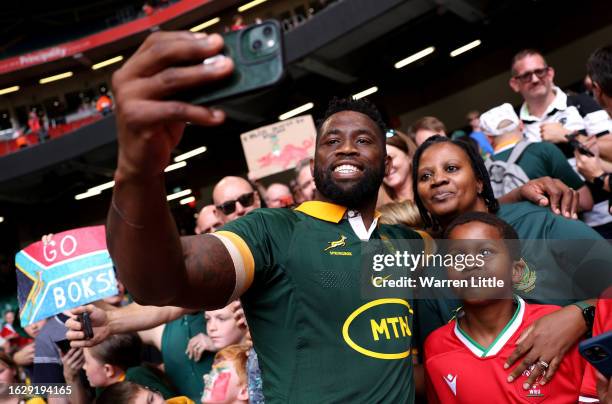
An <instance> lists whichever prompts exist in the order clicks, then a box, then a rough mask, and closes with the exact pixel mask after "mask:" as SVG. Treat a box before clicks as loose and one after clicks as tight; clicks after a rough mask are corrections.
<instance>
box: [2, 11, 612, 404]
mask: <svg viewBox="0 0 612 404" xmlns="http://www.w3.org/2000/svg"><path fill="white" fill-rule="evenodd" d="M239 23H240V22H236V24H239ZM158 38H159V37H158ZM181 40H184V39H181ZM183 45H185V44H183ZM177 49H179V47H177ZM134 57H135V58H143V56H142V54H140V55H138V54H137V55H136V56H134ZM146 57H149V58H152V59H150V60H147V62H148V63H149V64H148V65H147V66H149V67H148V70H149V71H148V74H154V72H155V69H157V70H158V71H160V70H163V69H164V68H165V67H166V66H165V65H163V63H162V62H160V61H159V60H156V59H154V55H153V56H151V55H148V56H146ZM172 57H173V56H172V55H165V60H164V63H167V62H168V61H169V60H171V58H172ZM174 57H178V56H176V55H174ZM159 63H162V65H160V64H159ZM134 65H137V64H136V63H134ZM587 74H588V77H589V83H590V89H589V91H590V92H589V93H588V94H566V93H565V92H564V91H562V90H561V89H560V88H559V87H557V86H555V84H554V78H555V69H554V67H553V66H549V65H548V64H547V62H546V60H545V58H544V56H543V55H542V54H541V53H540V52H538V51H536V50H531V49H527V50H524V51H521V52H519V53H517V55H516V56H515V57H514V58H513V60H512V61H511V69H510V77H509V85H510V87H511V89H512V90H513V91H515V92H517V93H519V94H520V95H521V96H522V98H523V100H524V102H523V103H522V104H521V105H519V106H516V108H515V107H513V106H512V105H510V104H508V103H501V104H500V105H491V106H490V108H489V109H488V110H487V111H485V112H483V113H482V114H480V113H478V112H477V111H471V112H470V113H468V114H467V118H468V122H469V125H470V130H471V132H470V133H469V134H463V135H461V134H460V135H458V136H454V135H449V134H448V133H447V129H446V127H445V125H444V123H443V122H441V121H440V120H439V119H438V118H436V117H433V116H426V117H423V118H420V119H418V120H416V121H415V122H414V123H413V124H412V125H411V126H410V127H409V128H407V130H405V132H406V133H404V132H402V131H400V130H399V129H388V128H387V127H386V124H385V123H384V122H383V120H382V118H381V116H380V114H379V113H378V111H377V110H376V108H375V107H374V106H373V105H372V104H371V103H369V102H368V101H367V100H359V101H357V100H340V99H336V100H334V101H332V103H330V109H329V110H328V111H327V112H326V114H325V116H324V117H323V119H322V120H321V121H320V123H319V125H318V133H317V149H316V152H315V156H314V157H313V158H308V159H305V160H303V161H301V162H299V163H298V164H297V165H296V167H295V169H294V172H293V177H294V179H293V180H292V181H290V182H289V183H287V184H282V183H273V184H270V185H269V186H268V187H267V188H264V187H262V186H261V185H260V184H255V183H252V182H250V181H249V180H247V179H245V178H242V177H239V176H235V175H229V176H227V177H224V178H223V179H221V180H220V181H219V182H217V183H216V185H215V186H214V189H213V192H212V203H211V204H208V205H206V206H204V207H203V208H202V209H201V211H200V212H199V214H198V216H197V218H196V221H195V223H194V226H195V228H194V233H195V236H189V237H186V238H183V239H182V240H180V241H179V239H178V237H174V238H172V237H171V236H168V234H170V233H173V231H172V230H169V229H171V228H172V225H173V222H172V219H171V216H170V214H169V212H168V211H167V208H166V210H163V209H164V205H163V204H160V205H155V203H156V202H155V201H156V200H162V199H163V198H157V197H156V196H158V195H157V194H156V193H155V192H163V191H164V190H163V186H162V187H159V184H158V181H157V182H156V180H152V181H149V177H147V175H148V174H149V173H147V174H145V171H144V170H145V169H146V168H151V167H154V166H155V164H154V163H155V161H154V158H155V157H157V158H160V157H159V155H160V154H158V155H157V156H151V154H153V153H145V152H143V153H135V155H138V156H142V157H138V158H140V159H141V160H138V158H136V157H133V156H131V157H126V156H125V155H122V156H121V157H120V161H119V163H118V165H119V168H118V176H117V178H118V180H117V185H116V189H115V195H114V199H113V202H112V207H111V209H110V213H109V222H108V226H109V228H108V231H109V236H108V237H109V238H108V240H109V250H110V252H111V255H112V256H113V258H114V259H115V260H116V262H115V264H116V266H117V269H118V272H117V275H118V278H119V279H120V280H121V282H122V283H121V288H120V291H121V292H120V295H118V296H116V297H115V298H113V299H110V300H108V301H103V302H95V303H94V304H91V305H87V306H83V307H79V308H77V309H74V310H72V311H70V312H65V313H61V314H58V315H56V316H54V317H52V318H49V319H47V320H44V321H41V322H39V323H35V324H33V325H31V326H29V327H26V328H25V329H21V328H20V327H19V326H18V319H16V316H15V314H16V313H15V311H14V310H7V311H6V312H5V313H4V325H3V328H2V331H1V333H0V337H1V338H2V339H0V342H2V351H3V352H2V353H0V376H1V379H0V381H4V382H17V381H20V382H26V383H69V384H70V385H71V386H73V394H72V395H71V396H70V397H48V398H47V402H49V403H56V402H57V403H60V402H62V403H77V404H78V403H88V402H92V401H93V400H95V402H96V403H119V404H121V403H157V402H169V403H190V402H203V403H213V402H227V403H247V402H250V403H262V402H264V400H267V401H270V402H314V401H320V402H378V401H381V402H414V400H415V398H414V394H415V391H416V397H417V398H416V400H421V402H430V403H436V402H444V403H451V402H457V400H458V398H461V400H462V401H461V402H477V401H478V400H482V397H488V398H489V399H490V400H492V401H491V402H506V401H504V400H507V402H529V400H528V398H529V397H545V398H549V399H550V402H559V403H561V402H568V403H569V402H578V401H579V400H580V401H581V402H596V401H597V400H598V399H599V400H601V402H610V400H612V390H611V389H612V387H611V385H610V381H609V380H606V379H605V378H603V377H602V376H601V375H597V374H596V372H594V370H593V368H591V367H590V365H587V363H586V361H584V359H582V358H581V357H580V355H579V354H578V350H577V345H576V344H577V343H578V342H579V341H580V340H582V339H583V338H585V336H586V335H587V334H593V335H597V334H602V333H604V332H606V331H610V330H611V329H612V324H611V323H610V319H611V317H610V313H612V310H611V308H610V300H609V299H605V298H600V299H599V300H598V301H597V302H595V299H597V298H599V297H600V296H599V295H596V294H594V295H590V297H592V298H593V299H592V300H585V301H582V300H581V301H576V300H578V299H574V300H573V301H572V299H571V298H568V299H567V300H568V301H566V302H565V301H564V302H560V300H561V299H556V300H555V299H552V298H550V295H547V294H546V293H543V292H542V291H546V290H550V289H555V288H556V287H558V286H557V283H556V279H551V277H550V276H549V277H545V276H540V277H537V279H536V275H535V271H537V268H539V267H541V266H546V267H547V269H548V270H549V271H552V272H551V273H554V274H561V273H563V274H569V275H574V274H575V271H577V270H578V269H579V268H580V269H582V270H585V269H584V265H583V263H582V262H579V263H574V262H573V261H572V260H568V259H567V257H566V256H565V254H566V253H567V251H561V250H554V249H552V250H550V251H547V252H546V254H548V255H545V254H543V253H542V251H532V250H530V247H529V245H523V249H521V248H519V249H517V248H516V247H515V246H513V244H512V243H511V242H510V240H529V239H534V238H538V239H558V240H567V239H570V240H571V239H580V240H592V242H593V244H597V242H599V241H603V239H612V208H611V207H610V201H611V193H610V191H611V184H610V179H611V177H612V118H611V115H610V114H612V47H611V46H607V47H604V48H600V49H598V50H597V51H595V52H594V53H593V55H592V56H591V57H590V59H589V60H588V62H587ZM121 77H122V78H123V80H126V85H127V83H129V79H130V77H129V75H128V72H123V75H122V76H121ZM118 81H119V80H118ZM119 84H121V83H118V84H117V85H119ZM119 90H124V89H121V88H119ZM151 93H153V92H151ZM124 97H125V96H124ZM119 99H121V100H122V102H124V103H127V102H129V99H128V100H126V98H123V99H122V98H121V97H119ZM98 103H99V104H100V108H99V111H100V113H101V114H105V113H108V111H109V109H110V108H111V106H110V105H112V101H111V100H110V99H108V100H102V101H101V102H100V100H99V102H98ZM126 110H127V111H129V109H127V108H126ZM185 111H186V112H185V114H188V113H192V115H190V116H188V115H185V116H181V117H177V116H176V115H172V116H171V118H168V119H174V120H177V121H181V120H182V121H187V120H189V121H194V122H195V123H198V119H199V120H200V121H199V123H206V124H215V123H219V122H220V120H219V121H217V120H216V119H217V117H215V114H214V113H208V114H203V115H198V114H197V113H196V112H194V111H188V109H185ZM140 112H141V113H143V114H144V115H143V116H146V113H147V111H140ZM200 112H201V111H200ZM150 113H151V114H153V112H150ZM156 113H157V112H156ZM125 114H128V113H126V112H124V115H120V116H118V118H117V119H118V120H120V122H126V121H129V120H130V119H131V118H133V117H131V116H129V114H128V115H125ZM35 116H36V114H33V116H32V122H31V123H30V130H32V131H39V132H40V131H42V127H44V125H43V124H41V123H40V122H38V123H36V119H35V118H36V117H35ZM153 116H154V115H151V119H150V120H151V123H150V125H149V126H147V127H146V130H144V129H142V127H144V126H138V129H137V130H136V129H134V130H132V129H125V131H124V132H122V133H120V134H119V144H120V150H126V149H130V148H138V147H144V146H140V145H135V143H134V139H136V138H138V136H140V135H142V133H145V132H146V136H151V133H153V132H154V131H155V130H158V129H156V127H155V126H154V125H155V124H158V123H159V122H160V121H159V119H161V120H162V121H161V122H163V123H164V125H165V122H164V121H163V119H165V118H164V115H163V109H162V108H160V111H159V117H155V118H153ZM139 119H143V118H142V116H139ZM141 125H144V124H141ZM135 126H137V125H135ZM118 127H120V128H124V127H130V125H118ZM179 129H180V128H179ZM164 130H166V129H164ZM147 131H149V132H147ZM179 135H180V134H179ZM152 136H153V137H154V136H155V134H153V135H152ZM141 143H146V142H141ZM160 149H161V146H160V147H159V149H156V150H157V151H158V152H159V150H160ZM142 150H145V149H142ZM164 152H167V153H168V155H169V152H170V149H165V150H164ZM159 153H162V152H159ZM129 158H132V159H133V160H129ZM162 160H163V158H162ZM142 167H145V168H142ZM160 167H161V169H163V166H162V165H161V163H160ZM139 170H142V171H139ZM353 183H356V184H357V185H355V186H353V185H352V184H353ZM158 188H159V189H158ZM160 195H161V193H160ZM160 203H162V202H160ZM163 203H165V201H164V202H163ZM262 207H266V208H267V209H260V208H262ZM164 215H167V217H164ZM164 226H165V227H164ZM383 236H384V237H383ZM377 238H378V239H381V240H387V241H388V240H389V239H399V238H404V239H419V240H420V239H423V240H424V241H425V244H426V245H427V243H431V242H433V241H432V238H438V239H444V240H449V241H450V242H451V246H453V245H455V244H452V243H453V242H458V241H461V240H465V239H475V240H482V242H483V243H485V244H483V245H482V246H480V247H479V248H482V249H483V250H486V251H488V253H487V256H488V255H489V254H490V255H491V258H490V260H491V261H490V262H489V261H487V262H488V263H487V265H486V266H485V269H484V270H490V271H491V272H492V273H494V274H495V275H496V276H497V277H499V278H500V279H504V280H505V281H506V283H505V285H506V286H505V288H504V290H503V291H502V292H504V293H505V294H504V295H503V298H500V296H498V295H489V294H487V293H488V292H487V293H481V294H479V293H476V294H475V295H474V294H471V293H469V291H465V290H459V291H458V296H454V297H453V298H447V299H441V298H438V299H430V300H421V301H414V302H412V301H411V302H410V304H411V305H412V304H414V311H413V309H412V308H411V309H410V311H411V314H413V313H414V319H412V320H410V323H409V324H408V323H407V324H406V328H401V327H400V328H396V327H395V323H393V330H394V331H395V335H396V337H397V336H398V335H399V334H398V330H400V329H401V330H402V333H404V334H405V332H404V331H405V330H406V329H412V330H414V335H412V334H411V333H408V335H407V336H406V335H404V337H406V338H408V339H407V340H405V343H406V344H408V347H407V348H406V349H408V350H409V351H410V350H411V349H412V350H413V352H415V354H414V355H413V356H409V357H406V356H403V357H401V358H398V357H393V358H392V359H393V360H388V359H389V358H387V357H383V359H380V358H379V359H373V357H374V358H375V355H373V354H372V352H371V351H368V350H367V349H365V348H361V347H359V349H360V350H359V349H356V348H354V345H358V344H356V343H355V342H353V341H352V340H351V343H352V345H351V344H348V342H347V344H348V345H347V344H345V342H344V341H347V338H348V340H350V337H347V335H348V333H349V332H350V331H351V330H349V327H351V325H350V323H349V325H346V323H345V324H344V326H343V323H342V322H343V321H344V319H346V317H347V316H348V315H349V314H350V312H351V311H353V310H356V309H357V308H358V306H355V307H352V306H351V305H353V304H354V303H355V302H361V301H362V300H363V298H362V297H361V295H360V293H361V292H360V290H359V286H358V285H357V284H356V283H353V282H352V281H353V280H354V279H353V278H352V277H351V275H346V273H347V271H348V270H351V269H352V270H354V271H355V272H359V271H360V270H361V268H359V261H358V260H359V258H360V257H359V255H360V254H359V252H358V249H359V248H360V246H361V242H362V241H367V240H370V239H377ZM51 239H52V236H47V237H46V238H45V242H49V241H50V240H51ZM486 243H488V244H486ZM321 244H322V245H321ZM326 244H328V246H327V247H325V245H326ZM457 245H458V244H457ZM605 245H606V246H607V248H608V249H609V248H610V247H609V245H608V244H605ZM338 247H342V248H339V249H338ZM329 249H336V250H335V251H336V252H337V253H338V254H337V255H334V254H331V253H330V254H329V255H327V254H324V255H325V257H323V258H322V255H321V250H322V251H323V252H326V251H327V250H329ZM128 257H129V258H128ZM339 257H344V258H339ZM342 259H346V260H345V261H338V260H342ZM183 260H184V261H185V263H183ZM534 261H536V262H534ZM533 264H535V268H536V269H534V267H532V265H533ZM581 265H583V266H581ZM352 266H355V268H353V267H352ZM610 268H612V266H608V267H607V269H610ZM305 269H306V270H305ZM309 271H310V272H309ZM598 271H599V272H597V273H594V272H593V274H592V275H593V278H591V279H590V280H591V281H593V279H596V280H597V282H596V283H598V284H597V285H595V286H596V288H591V289H589V287H590V286H591V287H592V286H593V285H587V286H585V289H586V290H589V291H592V290H597V291H598V292H597V293H599V292H601V291H602V290H604V289H605V287H606V286H612V285H611V283H610V280H611V279H612V271H610V270H608V271H607V272H606V271H604V270H602V268H601V267H598ZM467 272H468V275H469V271H467ZM453 276H459V277H465V276H467V275H465V274H460V275H457V273H454V275H453ZM321 278H324V279H321ZM458 279H459V278H458ZM461 279H464V278H461ZM572 279H575V278H572ZM530 282H531V283H530ZM123 284H125V285H126V286H127V290H128V291H129V293H128V294H125V290H124V288H123ZM160 285H162V286H163V287H160ZM534 285H537V289H536V293H532V294H530V293H528V292H529V291H530V290H532V289H533V288H534V287H536V286H534ZM513 286H514V287H513ZM580 286H583V285H580ZM529 288H531V289H529ZM353 289H355V290H353ZM526 291H527V292H526ZM499 292H500V291H498V293H499ZM540 292H542V293H540ZM608 293H609V291H608ZM129 294H133V296H134V297H135V299H136V301H138V302H140V303H143V304H139V303H136V302H134V301H131V298H128V297H127V296H129ZM609 297H610V296H609ZM347 302H348V303H347ZM147 304H153V305H147ZM402 304H403V303H402ZM560 304H562V305H561V306H560ZM406 305H408V302H406ZM595 306H597V307H596V309H595V314H594V315H593V314H591V317H590V318H589V317H588V316H587V314H588V313H587V312H589V313H592V308H593V307H595ZM349 307H350V309H349ZM362 307H363V306H362ZM381 307H382V305H381ZM407 307H411V306H407ZM589 310H591V311H589ZM84 312H87V313H88V314H89V316H90V318H91V322H92V326H93V331H94V336H93V338H91V339H85V338H84V333H83V329H82V324H81V323H80V322H79V321H77V320H76V319H75V316H76V315H78V314H81V313H84ZM375 313H378V314H380V315H381V316H387V318H386V321H389V322H390V321H391V320H397V319H395V318H392V317H390V316H392V315H391V314H388V313H386V312H385V311H384V309H381V311H376V312H375ZM393 315H396V314H393ZM353 320H355V319H353ZM370 321H372V322H376V320H370ZM397 321H399V323H398V324H403V323H402V322H403V318H401V317H399V320H397ZM381 324H382V323H381ZM389 324H391V323H389ZM352 327H357V325H354V326H352ZM372 327H374V326H372ZM381 327H382V326H381ZM386 327H387V326H386V325H385V329H386V330H387V333H386V337H387V340H390V337H389V335H390V334H389V330H390V329H391V328H389V329H387V328H386ZM364 329H365V331H364V332H363V335H362V334H359V333H358V334H356V335H358V337H359V338H365V337H364V335H366V334H369V336H368V337H369V338H371V334H372V332H374V330H375V328H371V329H370V326H369V324H368V325H367V327H365V328H364ZM352 332H355V331H354V329H353V330H352ZM380 332H381V340H382V335H383V333H382V332H383V329H382V328H380ZM410 337H411V338H410ZM375 340H376V341H378V335H377V334H375ZM66 341H71V346H67V345H66ZM362 342H363V341H362ZM349 345H350V347H349ZM145 346H146V347H148V348H146V349H145ZM381 349H382V348H381ZM364 351H365V352H366V353H365V354H364ZM513 382H514V383H513ZM4 399H7V400H9V399H10V397H9V396H8V394H7V391H6V389H4V390H0V400H4ZM31 399H34V400H36V399H39V398H31ZM525 400H527V401H525ZM7 402H10V401H7ZM33 402H34V401H33Z"/></svg>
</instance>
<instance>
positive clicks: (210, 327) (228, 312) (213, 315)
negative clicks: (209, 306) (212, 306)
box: [204, 306, 246, 351]
mask: <svg viewBox="0 0 612 404" xmlns="http://www.w3.org/2000/svg"><path fill="white" fill-rule="evenodd" d="M204 317H205V318H206V334H208V336H209V337H210V339H211V340H212V342H213V345H214V347H215V349H216V350H217V351H219V350H221V349H223V348H225V347H227V346H230V345H234V344H239V343H240V341H242V339H243V338H244V335H245V333H246V330H245V329H244V328H241V327H239V326H238V323H236V320H235V318H234V312H233V311H232V309H231V308H229V306H227V307H224V308H222V309H219V310H210V311H206V312H205V315H204Z"/></svg>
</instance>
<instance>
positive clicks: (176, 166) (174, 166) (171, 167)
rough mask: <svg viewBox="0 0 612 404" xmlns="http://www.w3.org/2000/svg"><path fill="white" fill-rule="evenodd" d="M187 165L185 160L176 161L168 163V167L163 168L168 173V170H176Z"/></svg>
mask: <svg viewBox="0 0 612 404" xmlns="http://www.w3.org/2000/svg"><path fill="white" fill-rule="evenodd" d="M186 165H187V162H186V161H179V162H178V163H174V164H170V165H169V166H168V167H166V168H165V169H164V172H165V173H169V172H170V171H174V170H178V169H179V168H183V167H185V166H186Z"/></svg>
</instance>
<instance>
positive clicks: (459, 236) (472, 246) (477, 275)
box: [448, 221, 520, 304]
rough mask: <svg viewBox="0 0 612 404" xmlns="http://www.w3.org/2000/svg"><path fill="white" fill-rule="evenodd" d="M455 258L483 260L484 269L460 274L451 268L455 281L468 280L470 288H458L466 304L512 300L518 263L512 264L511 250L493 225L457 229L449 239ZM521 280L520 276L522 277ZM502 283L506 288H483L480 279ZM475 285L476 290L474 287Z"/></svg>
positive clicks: (475, 267) (475, 224)
mask: <svg viewBox="0 0 612 404" xmlns="http://www.w3.org/2000/svg"><path fill="white" fill-rule="evenodd" d="M449 240H451V241H449V252H450V253H451V254H453V255H454V254H471V255H473V256H475V257H476V256H480V257H481V258H480V261H477V262H478V263H479V264H480V265H478V264H477V265H475V266H472V267H466V268H465V269H463V270H461V271H459V270H454V269H452V268H449V271H448V277H449V279H452V280H467V281H468V282H469V287H467V288H465V287H464V288H455V292H456V293H457V294H458V295H459V296H460V297H461V299H462V300H464V301H468V302H470V303H472V304H474V303H477V302H485V301H487V300H490V299H507V298H510V297H511V296H512V284H513V280H517V279H515V277H516V275H517V274H516V269H517V264H518V263H517V262H515V261H513V260H512V257H511V256H510V252H509V250H508V246H507V244H506V242H505V241H504V240H503V238H502V235H501V234H500V231H499V230H498V229H497V228H496V227H494V226H492V225H489V224H486V223H482V222H477V221H474V222H469V223H465V224H462V225H459V226H456V227H455V228H454V229H453V230H452V231H451V233H450V235H449ZM519 277H520V275H519ZM493 278H494V279H495V280H496V281H502V282H503V286H501V287H500V286H497V284H495V286H492V285H491V284H490V283H485V284H486V285H487V286H480V284H479V279H483V280H485V282H486V280H490V279H493ZM473 285H474V286H473Z"/></svg>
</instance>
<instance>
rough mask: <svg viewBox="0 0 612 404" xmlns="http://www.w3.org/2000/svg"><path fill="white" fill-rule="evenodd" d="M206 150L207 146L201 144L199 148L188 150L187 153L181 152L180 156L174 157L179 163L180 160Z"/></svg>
mask: <svg viewBox="0 0 612 404" xmlns="http://www.w3.org/2000/svg"><path fill="white" fill-rule="evenodd" d="M205 151H206V146H200V147H198V148H197V149H193V150H191V151H188V152H187V153H183V154H179V155H178V156H176V157H175V158H174V161H175V162H176V163H178V162H179V161H183V160H187V159H188V158H191V157H193V156H197V155H198V154H202V153H204V152H205ZM177 168H180V167H177Z"/></svg>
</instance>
